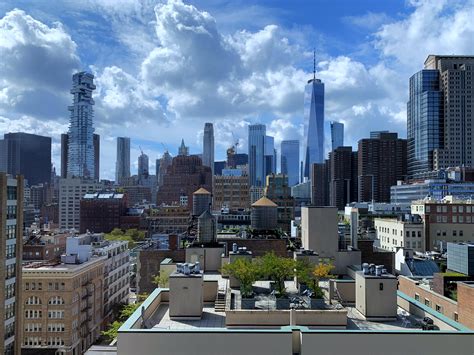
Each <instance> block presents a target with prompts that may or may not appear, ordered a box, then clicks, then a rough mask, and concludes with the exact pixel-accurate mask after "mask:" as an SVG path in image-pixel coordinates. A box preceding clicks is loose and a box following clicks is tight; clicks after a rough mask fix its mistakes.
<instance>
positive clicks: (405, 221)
mask: <svg viewBox="0 0 474 355" xmlns="http://www.w3.org/2000/svg"><path fill="white" fill-rule="evenodd" d="M374 228H375V230H376V234H377V239H378V242H379V246H380V248H381V249H383V250H388V251H393V252H396V251H397V250H398V248H410V249H413V250H414V251H420V252H423V251H425V250H426V249H425V238H424V228H423V222H422V220H421V219H420V218H419V217H418V216H411V215H408V218H407V217H406V216H400V218H398V219H396V218H375V219H374Z"/></svg>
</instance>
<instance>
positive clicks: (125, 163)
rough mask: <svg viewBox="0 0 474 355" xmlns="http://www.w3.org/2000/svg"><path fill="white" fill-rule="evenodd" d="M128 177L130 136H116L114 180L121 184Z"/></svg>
mask: <svg viewBox="0 0 474 355" xmlns="http://www.w3.org/2000/svg"><path fill="white" fill-rule="evenodd" d="M129 177H130V138H127V137H118V138H117V160H116V163H115V182H116V183H117V184H119V185H120V184H122V181H123V179H126V178H129Z"/></svg>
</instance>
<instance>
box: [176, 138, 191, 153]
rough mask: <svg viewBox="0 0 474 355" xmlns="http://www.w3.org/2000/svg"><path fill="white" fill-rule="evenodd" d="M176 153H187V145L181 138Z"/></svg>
mask: <svg viewBox="0 0 474 355" xmlns="http://www.w3.org/2000/svg"><path fill="white" fill-rule="evenodd" d="M178 155H184V156H188V155H189V147H187V146H186V145H185V144H184V139H181V145H180V146H179V148H178Z"/></svg>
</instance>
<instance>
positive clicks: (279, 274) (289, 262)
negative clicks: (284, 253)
mask: <svg viewBox="0 0 474 355" xmlns="http://www.w3.org/2000/svg"><path fill="white" fill-rule="evenodd" d="M260 263H261V268H262V274H263V275H265V276H266V277H267V278H268V279H270V280H272V281H273V282H275V286H276V289H277V291H278V295H279V296H283V295H284V293H285V281H286V280H288V279H290V278H291V277H293V276H294V275H295V266H296V263H295V261H294V260H293V259H290V258H283V257H280V256H277V255H275V253H274V252H271V253H266V254H265V255H264V256H263V257H262V258H261V259H260Z"/></svg>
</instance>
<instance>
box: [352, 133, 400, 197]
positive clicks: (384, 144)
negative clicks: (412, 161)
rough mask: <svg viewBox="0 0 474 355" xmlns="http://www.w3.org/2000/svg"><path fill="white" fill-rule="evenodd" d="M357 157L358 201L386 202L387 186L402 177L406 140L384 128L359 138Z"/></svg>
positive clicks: (388, 191)
mask: <svg viewBox="0 0 474 355" xmlns="http://www.w3.org/2000/svg"><path fill="white" fill-rule="evenodd" d="M371 136H374V135H372V134H371ZM357 161H358V179H359V180H358V200H359V202H370V201H375V202H390V187H391V186H394V185H396V184H397V181H399V180H403V179H405V177H406V172H407V141H406V139H401V138H398V134H397V133H385V132H380V133H379V135H378V137H376V138H370V139H369V138H365V139H361V140H360V141H359V151H358V158H357Z"/></svg>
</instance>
